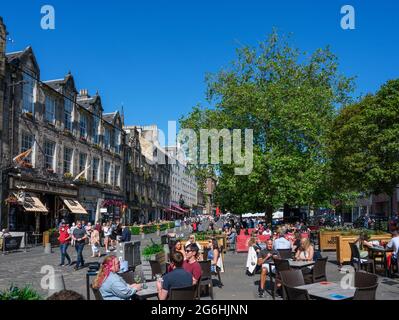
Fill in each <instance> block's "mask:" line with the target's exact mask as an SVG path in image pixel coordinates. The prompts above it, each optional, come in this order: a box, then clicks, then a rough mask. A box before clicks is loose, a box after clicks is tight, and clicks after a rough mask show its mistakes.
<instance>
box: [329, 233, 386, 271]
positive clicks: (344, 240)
mask: <svg viewBox="0 0 399 320" xmlns="http://www.w3.org/2000/svg"><path fill="white" fill-rule="evenodd" d="M357 238H359V236H357V235H351V236H344V235H338V236H337V237H336V242H337V245H336V246H337V248H336V250H337V261H338V263H339V264H343V263H344V262H350V261H351V248H350V246H349V243H353V242H355V241H356V239H357ZM391 239H392V236H391V234H389V233H387V234H383V235H375V236H371V237H370V241H373V240H378V241H381V240H382V241H386V242H389V241H390V240H391Z"/></svg>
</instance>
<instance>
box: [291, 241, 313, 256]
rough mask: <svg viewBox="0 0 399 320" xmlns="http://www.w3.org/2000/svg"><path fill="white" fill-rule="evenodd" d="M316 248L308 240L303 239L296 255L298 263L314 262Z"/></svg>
mask: <svg viewBox="0 0 399 320" xmlns="http://www.w3.org/2000/svg"><path fill="white" fill-rule="evenodd" d="M313 256H314V247H313V246H312V244H311V243H310V241H309V239H308V238H302V239H301V246H300V247H299V249H298V251H297V252H296V254H295V259H296V260H297V261H313Z"/></svg>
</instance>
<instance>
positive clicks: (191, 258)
mask: <svg viewBox="0 0 399 320" xmlns="http://www.w3.org/2000/svg"><path fill="white" fill-rule="evenodd" d="M198 253H199V248H198V246H197V245H196V244H195V243H193V244H191V245H189V246H188V247H186V258H185V260H184V262H183V269H184V270H186V271H187V272H188V273H190V274H191V275H192V278H193V284H197V282H198V281H199V279H200V278H201V275H202V269H201V265H200V264H199V263H198V256H199V254H198Z"/></svg>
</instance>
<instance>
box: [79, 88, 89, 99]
mask: <svg viewBox="0 0 399 320" xmlns="http://www.w3.org/2000/svg"><path fill="white" fill-rule="evenodd" d="M79 95H80V96H81V97H82V98H89V92H88V90H87V89H81V90H80V91H79Z"/></svg>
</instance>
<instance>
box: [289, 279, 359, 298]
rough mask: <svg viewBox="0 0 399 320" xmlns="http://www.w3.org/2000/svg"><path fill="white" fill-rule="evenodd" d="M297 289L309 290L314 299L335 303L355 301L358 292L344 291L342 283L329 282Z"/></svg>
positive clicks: (352, 290)
mask: <svg viewBox="0 0 399 320" xmlns="http://www.w3.org/2000/svg"><path fill="white" fill-rule="evenodd" d="M296 288H298V289H303V290H307V291H308V294H309V295H310V296H312V297H315V298H319V299H324V300H335V301H337V300H349V299H353V296H354V295H355V291H356V289H349V288H348V289H344V288H342V286H341V284H340V283H335V282H327V281H323V282H318V283H312V284H306V285H304V286H299V287H296Z"/></svg>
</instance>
